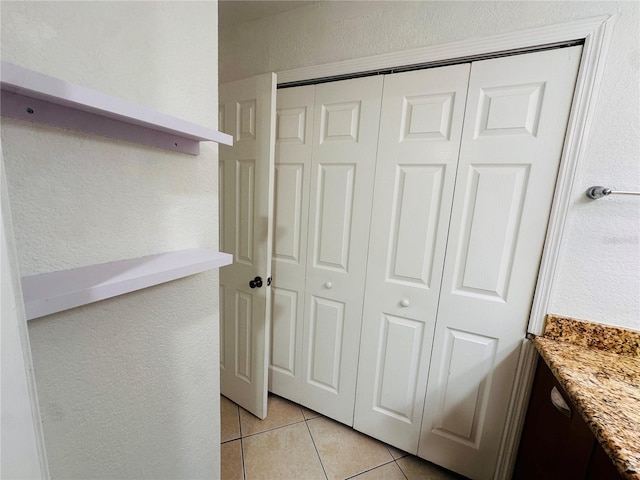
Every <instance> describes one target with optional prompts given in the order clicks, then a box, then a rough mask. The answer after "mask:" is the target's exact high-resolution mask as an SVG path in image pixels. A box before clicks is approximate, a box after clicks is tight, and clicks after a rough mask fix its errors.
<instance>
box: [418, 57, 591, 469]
mask: <svg viewBox="0 0 640 480" xmlns="http://www.w3.org/2000/svg"><path fill="white" fill-rule="evenodd" d="M580 54H581V47H572V48H564V49H558V50H550V51H546V52H539V53H533V54H528V55H519V56H513V57H505V58H500V59H494V60H486V61H481V62H477V63H474V64H473V65H472V67H471V78H470V81H469V94H468V100H467V112H466V116H465V122H464V128H463V135H462V145H461V150H460V163H459V167H458V175H457V179H456V191H455V197H454V203H453V210H452V214H451V227H450V234H449V243H448V247H447V253H446V258H445V265H444V276H443V280H442V292H441V295H440V306H439V310H438V321H437V326H436V333H435V339H434V347H433V355H432V359H431V367H430V373H429V384H428V388H427V400H426V402H427V403H426V406H425V410H424V419H423V433H422V435H421V438H420V445H419V451H418V454H419V456H421V457H423V458H426V459H428V460H431V461H433V462H435V463H437V464H439V465H443V466H445V467H447V468H450V469H453V470H455V471H458V472H460V473H462V474H464V475H466V476H469V477H471V478H474V479H489V478H492V477H493V473H494V470H495V465H496V459H497V454H498V448H499V443H500V439H501V436H502V432H503V428H504V423H505V418H506V413H507V408H508V404H509V398H510V395H511V390H512V385H513V380H514V376H515V370H516V365H517V362H518V352H519V350H520V344H521V342H522V340H523V339H524V337H525V334H526V328H527V322H528V319H529V311H530V308H531V301H532V298H533V293H534V289H535V285H536V280H537V276H538V267H539V263H540V257H541V253H542V249H543V245H544V239H545V233H546V228H547V222H548V217H549V211H550V208H551V202H552V199H553V193H554V189H555V182H556V176H557V170H558V165H559V160H560V156H561V152H562V146H563V141H564V136H565V130H566V125H567V120H568V116H569V110H570V107H571V99H572V94H573V89H574V84H575V79H576V74H577V70H578V65H579V61H580Z"/></svg>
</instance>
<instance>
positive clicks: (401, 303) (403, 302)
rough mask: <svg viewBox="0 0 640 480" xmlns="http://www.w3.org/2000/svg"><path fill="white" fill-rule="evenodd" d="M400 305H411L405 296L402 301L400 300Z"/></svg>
mask: <svg viewBox="0 0 640 480" xmlns="http://www.w3.org/2000/svg"><path fill="white" fill-rule="evenodd" d="M400 305H402V306H403V307H408V306H409V300H408V299H406V298H403V299H402V301H401V302H400Z"/></svg>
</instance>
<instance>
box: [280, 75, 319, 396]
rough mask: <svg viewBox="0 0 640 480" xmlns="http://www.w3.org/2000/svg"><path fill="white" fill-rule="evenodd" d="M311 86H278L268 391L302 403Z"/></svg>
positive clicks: (310, 147) (311, 106)
mask: <svg viewBox="0 0 640 480" xmlns="http://www.w3.org/2000/svg"><path fill="white" fill-rule="evenodd" d="M315 91H316V87H315V85H308V86H304V87H296V88H285V89H281V90H278V93H277V111H276V158H275V162H276V168H275V206H274V222H275V228H274V239H273V284H272V289H271V292H272V296H273V298H272V304H271V307H272V314H271V322H272V328H271V355H270V358H271V360H270V365H269V368H270V371H269V390H270V391H272V392H273V393H276V394H278V395H281V396H283V397H286V398H288V399H290V400H293V401H294V402H297V403H300V401H301V400H300V387H301V382H302V375H301V373H300V372H301V368H302V330H303V318H304V312H305V310H304V298H305V279H306V272H307V229H308V225H309V187H310V185H309V183H310V178H311V151H312V145H313V102H314V97H315Z"/></svg>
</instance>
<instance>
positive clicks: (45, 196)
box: [0, 1, 220, 479]
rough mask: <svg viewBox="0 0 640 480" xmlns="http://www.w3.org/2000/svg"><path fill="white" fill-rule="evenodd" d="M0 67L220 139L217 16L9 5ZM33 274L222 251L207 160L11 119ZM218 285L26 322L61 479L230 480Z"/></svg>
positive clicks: (206, 150)
mask: <svg viewBox="0 0 640 480" xmlns="http://www.w3.org/2000/svg"><path fill="white" fill-rule="evenodd" d="M0 8H1V11H0V13H1V21H2V37H1V47H2V59H3V60H6V61H9V62H11V63H15V64H18V65H22V66H24V67H27V68H30V69H33V70H36V71H40V72H43V73H46V74H49V75H53V76H56V77H59V78H62V79H64V80H68V81H71V82H74V83H78V84H81V85H85V86H87V87H91V88H95V89H97V90H100V91H103V92H105V93H109V94H112V95H114V96H118V97H121V98H125V99H129V100H132V101H135V102H137V103H140V104H143V105H146V106H149V107H151V108H155V109H157V110H159V111H162V112H164V113H167V114H170V115H175V116H177V117H180V118H184V119H185V120H189V121H192V122H195V123H200V124H203V125H205V126H207V127H209V128H216V127H217V3H216V2H215V1H208V2H6V1H5V2H2V3H1V4H0ZM2 148H3V155H4V162H5V167H6V177H7V183H8V190H9V200H10V203H11V211H12V215H13V227H14V233H15V240H16V245H17V255H18V265H19V268H20V271H21V272H20V273H21V274H22V275H32V274H37V273H44V272H50V271H54V270H62V269H68V268H73V267H78V266H82V265H89V264H94V263H101V262H106V261H112V260H118V259H124V258H132V257H137V256H143V255H150V254H154V253H159V252H164V251H169V250H174V249H183V248H189V247H195V246H203V247H208V248H211V249H217V244H218V241H217V236H218V235H217V230H218V225H217V171H218V169H217V146H215V145H213V144H203V146H202V148H201V154H200V156H198V157H193V156H190V155H182V154H176V153H171V152H165V151H159V150H155V149H152V148H147V147H142V146H138V145H134V144H127V143H125V142H119V141H113V140H107V139H102V138H98V137H93V136H90V135H83V134H78V133H76V132H71V131H66V130H61V129H56V128H53V127H46V126H39V125H35V124H30V123H25V122H20V121H15V120H11V119H4V118H3V119H2ZM217 292H218V275H217V272H215V271H214V272H209V273H206V274H200V275H196V276H192V277H188V278H186V279H182V280H177V281H174V282H171V283H168V284H164V285H161V286H158V287H153V288H149V289H146V290H142V291H139V292H135V293H132V294H129V295H125V296H122V297H117V298H115V299H110V300H106V301H103V302H99V303H96V304H92V305H88V306H85V307H81V308H77V309H73V310H70V311H67V312H62V313H59V314H55V315H51V316H48V317H45V318H42V319H39V320H35V321H32V322H29V335H30V340H31V348H32V354H33V363H34V368H35V374H36V382H37V386H38V394H39V400H40V407H41V414H42V422H43V427H44V434H45V443H46V447H47V454H48V457H49V466H50V470H51V475H52V477H53V478H83V479H88V478H119V479H128V478H136V479H138V478H154V479H155V478H158V479H159V478H171V479H175V478H185V479H186V478H217V477H219V463H220V458H219V441H220V437H219V426H220V422H219V414H218V411H219V346H218V293H217Z"/></svg>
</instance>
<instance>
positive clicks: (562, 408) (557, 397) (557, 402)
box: [551, 387, 571, 418]
mask: <svg viewBox="0 0 640 480" xmlns="http://www.w3.org/2000/svg"><path fill="white" fill-rule="evenodd" d="M551 403H552V404H553V406H554V407H556V410H558V411H559V412H560V413H561V414H562V415H564V416H565V417H567V418H570V417H571V408H569V405H567V402H565V401H564V398H562V395H561V394H560V392H559V391H558V389H557V388H556V387H553V388H552V389H551Z"/></svg>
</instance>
